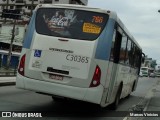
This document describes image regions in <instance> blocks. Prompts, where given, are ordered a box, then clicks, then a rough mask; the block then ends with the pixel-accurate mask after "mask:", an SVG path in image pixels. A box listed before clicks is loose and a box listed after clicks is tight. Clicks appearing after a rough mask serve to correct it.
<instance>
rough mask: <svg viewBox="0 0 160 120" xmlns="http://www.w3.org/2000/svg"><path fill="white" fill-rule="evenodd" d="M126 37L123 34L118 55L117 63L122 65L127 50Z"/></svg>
mask: <svg viewBox="0 0 160 120" xmlns="http://www.w3.org/2000/svg"><path fill="white" fill-rule="evenodd" d="M127 39H128V38H127V35H126V34H125V33H123V36H122V40H121V48H120V55H119V63H122V64H124V63H125V61H126V48H127Z"/></svg>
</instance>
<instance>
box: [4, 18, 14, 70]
mask: <svg viewBox="0 0 160 120" xmlns="http://www.w3.org/2000/svg"><path fill="white" fill-rule="evenodd" d="M15 26H16V19H15V20H14V24H13V30H12V37H11V43H10V47H9V52H8V58H7V66H6V69H9V67H10V61H11V56H12V48H13V40H14V37H15Z"/></svg>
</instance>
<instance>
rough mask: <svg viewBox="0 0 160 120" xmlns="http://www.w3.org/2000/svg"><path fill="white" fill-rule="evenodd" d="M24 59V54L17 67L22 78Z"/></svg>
mask: <svg viewBox="0 0 160 120" xmlns="http://www.w3.org/2000/svg"><path fill="white" fill-rule="evenodd" d="M25 59H26V54H24V55H23V56H22V57H21V60H20V63H19V67H18V73H19V74H21V75H23V76H24V66H25Z"/></svg>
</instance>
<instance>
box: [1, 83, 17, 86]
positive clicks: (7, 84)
mask: <svg viewBox="0 0 160 120" xmlns="http://www.w3.org/2000/svg"><path fill="white" fill-rule="evenodd" d="M12 85H16V82H3V83H0V87H2V86H12Z"/></svg>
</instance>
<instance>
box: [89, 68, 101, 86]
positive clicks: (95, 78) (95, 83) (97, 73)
mask: <svg viewBox="0 0 160 120" xmlns="http://www.w3.org/2000/svg"><path fill="white" fill-rule="evenodd" d="M100 79H101V69H100V68H99V66H98V65H97V66H96V69H95V72H94V75H93V79H92V82H91V84H90V87H97V86H98V85H99V84H100Z"/></svg>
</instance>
